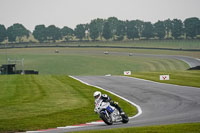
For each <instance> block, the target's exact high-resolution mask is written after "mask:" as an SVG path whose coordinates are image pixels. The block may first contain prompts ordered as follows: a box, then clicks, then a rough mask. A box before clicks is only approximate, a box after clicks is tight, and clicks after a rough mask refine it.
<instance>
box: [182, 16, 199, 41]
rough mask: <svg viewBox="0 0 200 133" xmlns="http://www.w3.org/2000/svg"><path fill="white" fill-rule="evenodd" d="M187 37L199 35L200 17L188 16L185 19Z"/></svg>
mask: <svg viewBox="0 0 200 133" xmlns="http://www.w3.org/2000/svg"><path fill="white" fill-rule="evenodd" d="M184 26H185V33H186V37H187V38H188V37H191V38H194V37H196V35H198V30H199V29H198V28H199V19H198V18H196V17H193V18H187V19H185V21H184Z"/></svg>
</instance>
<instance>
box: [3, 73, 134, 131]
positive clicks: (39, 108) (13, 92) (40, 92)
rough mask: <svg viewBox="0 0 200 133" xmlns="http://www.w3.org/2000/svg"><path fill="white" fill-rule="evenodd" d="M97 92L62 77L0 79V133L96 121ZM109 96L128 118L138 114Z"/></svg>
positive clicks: (39, 76)
mask: <svg viewBox="0 0 200 133" xmlns="http://www.w3.org/2000/svg"><path fill="white" fill-rule="evenodd" d="M96 90H98V89H97V88H94V87H91V86H87V85H85V84H82V83H80V82H79V81H76V80H74V79H72V78H70V77H67V76H64V75H59V76H58V75H11V76H6V75H4V76H0V132H1V133H5V132H19V131H27V130H37V129H48V128H55V127H58V126H67V125H74V124H81V123H85V122H90V121H94V120H99V118H98V115H96V114H95V113H94V111H93V110H94V98H93V92H94V91H96ZM102 92H103V91H102ZM103 93H106V92H103ZM106 94H108V93H106ZM108 95H110V96H111V97H112V98H113V100H116V101H118V102H119V104H120V105H121V107H122V108H123V109H124V110H125V111H126V112H127V114H128V115H129V116H132V115H135V114H136V113H137V110H136V108H135V107H133V106H132V105H130V104H129V103H127V102H125V101H123V100H122V99H119V98H117V97H116V96H113V95H111V94H108Z"/></svg>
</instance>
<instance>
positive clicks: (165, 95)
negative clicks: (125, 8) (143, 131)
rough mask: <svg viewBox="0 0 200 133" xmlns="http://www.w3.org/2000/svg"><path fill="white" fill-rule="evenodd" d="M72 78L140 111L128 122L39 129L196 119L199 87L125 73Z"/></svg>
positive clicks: (54, 132) (199, 113) (58, 131)
mask: <svg viewBox="0 0 200 133" xmlns="http://www.w3.org/2000/svg"><path fill="white" fill-rule="evenodd" d="M137 55H138V56H149V55H144V54H143V55H139V54H137ZM137 55H136V56H137ZM152 56H153V55H152ZM162 58H163V57H162ZM165 58H177V59H179V60H183V61H185V62H186V63H188V64H189V65H190V67H194V66H197V65H199V64H200V61H199V60H197V59H194V58H190V57H183V56H165ZM74 78H76V79H78V80H81V81H83V82H85V83H88V84H90V85H93V86H98V87H101V88H104V89H106V90H108V91H111V92H114V93H116V94H118V95H120V96H122V97H124V98H126V99H128V100H129V101H131V102H134V103H135V104H137V105H138V106H139V107H140V108H141V110H142V113H141V114H140V115H139V116H138V117H136V118H133V119H131V120H130V121H129V123H128V124H121V123H119V124H114V125H112V126H107V125H106V124H104V123H101V124H96V125H89V126H72V127H70V126H67V127H60V128H56V129H50V130H46V131H41V132H48V133H64V132H71V131H80V130H91V129H109V128H120V127H136V126H147V125H148V126H149V125H160V124H175V123H190V122H200V88H195V87H187V86H178V85H170V84H162V83H156V82H152V81H148V80H142V79H137V78H131V77H125V76H75V77H74ZM119 104H120V103H119ZM30 132H31V131H30ZM37 132H39V131H37Z"/></svg>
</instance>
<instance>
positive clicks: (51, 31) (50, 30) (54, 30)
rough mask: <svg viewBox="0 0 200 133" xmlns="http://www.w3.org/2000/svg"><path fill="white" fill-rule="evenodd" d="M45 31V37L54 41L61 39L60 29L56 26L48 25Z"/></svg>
mask: <svg viewBox="0 0 200 133" xmlns="http://www.w3.org/2000/svg"><path fill="white" fill-rule="evenodd" d="M46 32H47V39H48V40H52V41H53V42H55V41H56V40H59V39H61V37H62V36H61V31H60V28H58V27H56V26H55V25H50V26H48V27H47V28H46Z"/></svg>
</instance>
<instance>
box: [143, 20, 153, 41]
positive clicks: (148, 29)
mask: <svg viewBox="0 0 200 133" xmlns="http://www.w3.org/2000/svg"><path fill="white" fill-rule="evenodd" d="M142 37H146V38H147V39H149V38H151V37H154V36H153V25H152V23H151V22H144V25H143V30H142Z"/></svg>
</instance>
